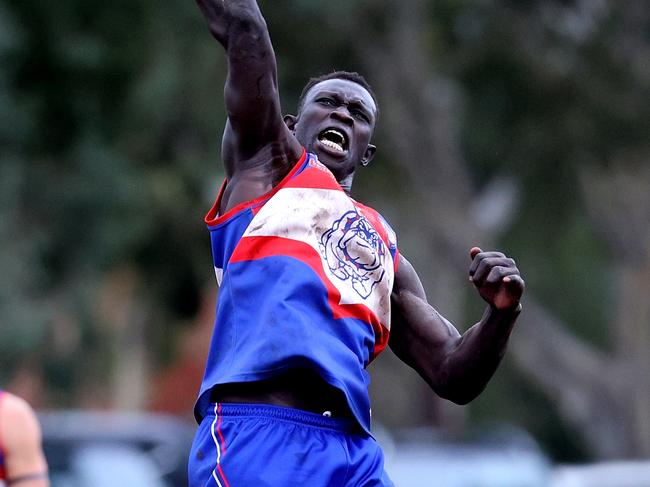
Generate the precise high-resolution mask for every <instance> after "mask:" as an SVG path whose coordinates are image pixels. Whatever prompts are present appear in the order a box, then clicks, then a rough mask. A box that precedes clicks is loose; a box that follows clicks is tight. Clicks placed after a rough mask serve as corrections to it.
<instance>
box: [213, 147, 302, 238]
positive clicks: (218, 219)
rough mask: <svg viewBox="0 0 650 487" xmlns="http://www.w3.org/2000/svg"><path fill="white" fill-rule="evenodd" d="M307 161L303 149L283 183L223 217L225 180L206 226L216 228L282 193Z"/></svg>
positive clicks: (229, 211)
mask: <svg viewBox="0 0 650 487" xmlns="http://www.w3.org/2000/svg"><path fill="white" fill-rule="evenodd" d="M306 160H307V151H306V150H305V149H304V148H303V149H302V155H301V156H300V159H298V161H297V162H296V163H295V164H294V165H293V167H292V168H291V171H289V173H288V174H287V175H286V176H285V177H284V178H282V181H280V182H279V183H278V184H276V185H275V186H274V187H273V188H271V190H269V191H267V192H266V193H264V194H263V195H261V196H258V197H257V198H253V199H252V200H248V201H244V202H242V203H239V204H238V205H236V206H234V207H233V208H231V209H230V210H228V211H227V212H225V213H224V214H223V215H220V214H219V206H220V205H221V198H222V197H223V193H224V191H225V190H226V185H227V184H228V179H225V180H224V181H223V183H221V189H219V194H218V195H217V199H216V200H215V202H214V205H212V208H210V211H208V213H207V215H205V219H204V221H205V224H206V225H208V226H209V227H214V226H217V225H219V224H221V223H223V222H225V221H227V220H229V219H230V218H231V217H232V216H233V215H235V214H237V213H239V212H240V211H242V210H245V209H247V208H250V207H252V206H256V205H257V204H259V203H262V202H263V201H265V200H268V199H270V198H271V197H272V196H273V195H274V194H275V193H277V192H278V191H280V189H282V187H283V186H284V185H285V184H286V183H287V181H289V180H290V179H291V178H293V177H294V176H295V175H296V173H297V172H298V171H299V170H300V169H301V167H302V166H303V164H304V163H305V161H306Z"/></svg>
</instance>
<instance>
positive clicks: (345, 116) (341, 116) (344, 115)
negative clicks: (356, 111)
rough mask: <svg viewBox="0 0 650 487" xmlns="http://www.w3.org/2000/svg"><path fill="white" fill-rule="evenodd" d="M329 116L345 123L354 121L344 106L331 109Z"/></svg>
mask: <svg viewBox="0 0 650 487" xmlns="http://www.w3.org/2000/svg"><path fill="white" fill-rule="evenodd" d="M330 116H331V117H332V118H335V119H337V120H338V121H340V122H343V123H344V124H346V125H352V124H353V123H354V119H353V118H352V116H351V115H350V112H349V111H348V109H347V107H346V106H339V107H337V108H336V110H334V111H332V113H331V114H330Z"/></svg>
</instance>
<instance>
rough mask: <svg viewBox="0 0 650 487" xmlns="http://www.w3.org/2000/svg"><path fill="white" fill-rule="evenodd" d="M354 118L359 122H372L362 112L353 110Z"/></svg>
mask: <svg viewBox="0 0 650 487" xmlns="http://www.w3.org/2000/svg"><path fill="white" fill-rule="evenodd" d="M352 116H353V117H354V118H356V119H357V120H363V121H364V122H370V118H369V117H368V115H366V114H365V113H364V112H363V111H361V110H352Z"/></svg>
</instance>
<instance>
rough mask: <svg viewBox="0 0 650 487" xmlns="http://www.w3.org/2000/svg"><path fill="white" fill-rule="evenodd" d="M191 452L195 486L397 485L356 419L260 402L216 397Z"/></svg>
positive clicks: (191, 482)
mask: <svg viewBox="0 0 650 487" xmlns="http://www.w3.org/2000/svg"><path fill="white" fill-rule="evenodd" d="M210 407H211V411H208V412H206V413H207V414H206V416H205V417H204V418H203V420H202V421H201V424H200V426H199V429H198V431H197V433H196V436H195V438H194V444H193V445H192V451H191V453H190V459H189V486H190V487H208V486H209V487H215V486H217V487H264V486H273V487H283V486H286V487H300V486H309V487H348V486H349V487H352V486H359V487H360V486H364V487H371V486H373V487H374V486H393V483H392V482H391V481H390V479H389V478H388V476H387V475H386V473H385V472H384V455H383V453H382V451H381V448H380V447H379V445H378V444H377V442H376V441H375V439H374V438H372V437H371V436H368V435H367V434H365V433H363V432H358V431H359V429H358V428H355V426H354V423H353V421H352V420H347V419H335V418H329V417H325V416H321V415H319V414H315V413H309V412H305V411H301V410H298V409H290V408H284V407H277V406H267V405H258V404H221V403H220V404H214V403H213V404H211V405H210Z"/></svg>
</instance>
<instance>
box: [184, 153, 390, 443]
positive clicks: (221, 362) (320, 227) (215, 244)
mask: <svg viewBox="0 0 650 487" xmlns="http://www.w3.org/2000/svg"><path fill="white" fill-rule="evenodd" d="M225 185H226V182H224V183H223V185H222V187H221V190H220V192H219V196H218V197H217V201H216V202H215V204H214V206H213V207H212V209H211V210H210V211H209V212H208V214H207V215H206V217H205V222H206V224H207V226H208V229H209V232H210V237H211V244H212V255H213V263H214V268H215V272H216V275H217V281H218V282H219V285H220V290H219V296H218V301H217V312H216V321H215V329H214V332H213V336H212V340H211V344H210V351H209V355H208V360H207V365H206V371H205V375H204V378H203V382H202V384H201V390H200V393H199V398H198V400H197V403H196V405H195V409H194V411H195V416H196V418H197V420H198V421H199V422H200V420H201V419H202V418H201V416H202V414H203V413H202V411H205V410H206V406H207V405H208V404H209V402H210V397H209V396H210V390H211V389H212V388H213V387H214V386H215V385H218V384H226V383H230V382H247V381H256V380H263V379H267V378H270V377H272V376H274V375H278V374H280V373H282V372H284V371H287V370H289V369H292V368H295V367H307V368H311V369H312V370H315V371H316V372H318V373H319V374H320V376H321V377H323V379H324V380H325V381H326V382H327V383H329V384H331V385H332V386H334V387H336V388H338V389H340V390H341V391H342V392H343V393H344V395H345V397H346V398H347V401H348V404H349V406H350V409H351V411H352V413H353V414H354V416H355V418H356V420H357V421H358V423H359V425H360V426H361V427H362V428H363V429H364V430H365V431H366V432H368V433H369V432H370V400H369V397H368V385H369V382H370V380H369V375H368V373H367V371H366V366H367V365H368V364H369V363H370V361H371V360H372V359H373V358H374V357H376V356H377V354H379V353H380V352H381V351H382V350H383V349H384V348H385V347H386V344H387V342H388V335H389V330H390V306H391V305H390V296H391V292H392V287H393V281H394V276H395V271H396V270H397V262H398V250H397V244H396V237H395V233H394V232H393V230H392V229H391V228H390V226H389V225H388V224H387V223H386V221H385V220H384V219H383V218H382V217H381V216H380V215H379V213H377V212H376V211H375V210H373V209H371V208H369V207H367V206H364V205H362V204H360V203H358V202H356V201H354V200H353V199H352V198H350V197H349V196H348V195H347V194H346V193H345V192H344V191H343V189H342V188H341V186H340V185H339V184H338V182H337V181H336V179H335V178H334V176H333V175H332V173H331V172H330V171H329V170H328V169H327V168H326V167H325V166H323V165H322V164H321V163H320V162H318V160H317V158H316V156H315V155H313V154H307V153H305V152H303V155H302V157H301V158H300V160H299V161H298V163H297V164H296V165H295V166H294V167H293V169H292V170H291V172H290V173H289V174H288V175H287V176H286V177H285V178H284V179H283V180H282V181H281V182H280V183H279V184H278V185H277V186H276V187H274V188H273V189H272V190H271V191H270V192H268V193H266V194H265V195H263V196H260V197H259V198H256V199H254V200H251V201H248V202H245V203H242V204H240V205H237V206H236V207H234V208H233V209H231V210H230V211H228V212H226V213H225V214H224V215H218V211H219V206H220V202H221V197H222V195H223V192H224V189H225Z"/></svg>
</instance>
